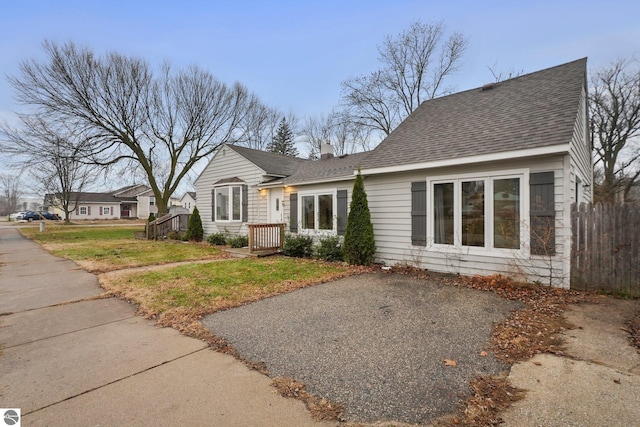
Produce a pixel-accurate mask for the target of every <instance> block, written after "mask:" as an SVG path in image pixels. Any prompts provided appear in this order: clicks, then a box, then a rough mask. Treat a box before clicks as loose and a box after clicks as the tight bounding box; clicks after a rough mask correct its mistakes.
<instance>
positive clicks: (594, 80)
mask: <svg viewBox="0 0 640 427" xmlns="http://www.w3.org/2000/svg"><path fill="white" fill-rule="evenodd" d="M589 113H590V116H591V133H592V135H591V142H592V145H593V150H594V157H595V166H596V168H597V169H601V173H600V174H596V176H601V179H600V182H598V183H597V184H598V185H597V186H596V188H595V190H596V191H595V196H596V200H599V201H605V202H613V201H615V200H616V194H622V195H623V197H624V199H625V200H626V199H627V198H628V196H629V192H630V190H631V188H632V187H633V185H634V183H636V182H637V181H638V178H639V177H640V141H639V140H638V139H639V138H640V69H639V68H638V67H637V64H636V61H634V60H625V59H620V60H618V61H616V62H614V63H613V64H611V65H610V66H608V67H604V68H601V69H600V70H598V71H596V72H594V73H593V74H592V76H591V91H590V93H589Z"/></svg>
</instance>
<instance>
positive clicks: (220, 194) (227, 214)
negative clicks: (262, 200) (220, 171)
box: [213, 186, 242, 221]
mask: <svg viewBox="0 0 640 427" xmlns="http://www.w3.org/2000/svg"><path fill="white" fill-rule="evenodd" d="M213 204H214V212H215V221H241V220H242V216H241V215H242V208H241V207H242V187H241V186H229V187H217V188H215V189H214V197H213Z"/></svg>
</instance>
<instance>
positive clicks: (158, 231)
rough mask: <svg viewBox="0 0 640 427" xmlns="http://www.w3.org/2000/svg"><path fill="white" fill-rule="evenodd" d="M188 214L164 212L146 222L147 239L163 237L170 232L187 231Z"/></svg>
mask: <svg viewBox="0 0 640 427" xmlns="http://www.w3.org/2000/svg"><path fill="white" fill-rule="evenodd" d="M190 216H191V215H190V214H175V215H174V214H166V215H163V216H161V217H160V218H158V219H155V220H153V221H149V223H148V224H147V239H149V240H158V239H164V238H166V237H167V235H168V234H169V233H170V232H172V231H175V232H178V233H179V232H181V231H187V227H188V226H189V217H190Z"/></svg>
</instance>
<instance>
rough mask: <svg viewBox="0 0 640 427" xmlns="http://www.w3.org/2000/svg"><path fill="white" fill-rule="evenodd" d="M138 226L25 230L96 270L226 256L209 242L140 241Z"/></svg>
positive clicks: (47, 246)
mask: <svg viewBox="0 0 640 427" xmlns="http://www.w3.org/2000/svg"><path fill="white" fill-rule="evenodd" d="M140 230H141V228H140V227H139V226H137V227H124V226H123V227H109V226H107V227H74V226H67V227H58V228H56V229H55V230H49V231H46V232H44V233H41V232H38V231H37V230H34V229H23V230H21V231H22V232H23V234H24V235H25V236H27V237H29V238H30V239H33V240H35V241H36V242H38V243H40V244H41V245H42V246H43V247H44V248H45V249H46V250H48V251H49V252H51V253H52V254H53V255H56V256H59V257H62V258H67V259H71V260H73V261H75V262H76V263H78V264H79V265H80V266H81V267H82V268H83V269H85V270H87V271H90V272H92V273H104V272H108V271H114V270H122V269H127V268H135V267H142V266H148V265H160V264H167V263H176V262H184V261H196V260H203V259H205V260H206V259H216V258H225V257H226V255H225V254H223V253H222V251H221V250H220V249H219V248H216V247H213V246H211V245H208V244H206V243H185V242H175V241H154V240H139V239H136V238H135V233H136V232H139V231H140Z"/></svg>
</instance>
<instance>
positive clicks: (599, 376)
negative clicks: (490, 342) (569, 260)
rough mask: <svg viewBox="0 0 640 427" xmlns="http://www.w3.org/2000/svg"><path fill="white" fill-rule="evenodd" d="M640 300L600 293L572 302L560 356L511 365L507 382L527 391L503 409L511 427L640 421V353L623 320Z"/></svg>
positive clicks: (635, 423)
mask: <svg viewBox="0 0 640 427" xmlns="http://www.w3.org/2000/svg"><path fill="white" fill-rule="evenodd" d="M638 311H640V301H639V300H635V301H634V300H631V301H625V300H620V299H615V298H603V299H602V301H601V303H600V304H583V305H573V306H571V307H570V308H569V310H568V311H567V312H566V317H567V320H569V322H570V323H572V324H573V325H575V326H576V328H575V329H571V330H568V331H565V332H563V333H562V335H563V339H564V341H565V350H564V355H563V356H556V355H552V354H539V355H537V356H535V357H534V358H533V359H530V360H527V361H525V362H520V363H516V364H515V365H514V366H512V367H511V371H510V373H509V380H510V381H511V384H512V385H514V386H516V387H520V388H523V389H525V390H527V393H526V396H525V398H524V399H523V400H521V401H519V402H516V403H515V404H514V405H513V406H512V407H511V408H509V409H508V410H507V411H505V412H504V413H503V414H501V416H502V418H503V420H504V425H505V426H507V427H509V426H514V427H537V426H545V427H554V426H557V427H566V426H575V427H586V426H594V427H596V426H597V427H600V426H609V427H613V426H619V427H630V426H640V403H639V402H640V353H639V352H638V350H637V349H635V348H634V347H632V346H631V345H630V343H629V340H628V336H629V334H628V332H627V331H625V330H624V327H625V326H626V322H627V321H629V320H630V319H631V318H632V317H633V316H634V315H635V314H636V313H637V312H638Z"/></svg>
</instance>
